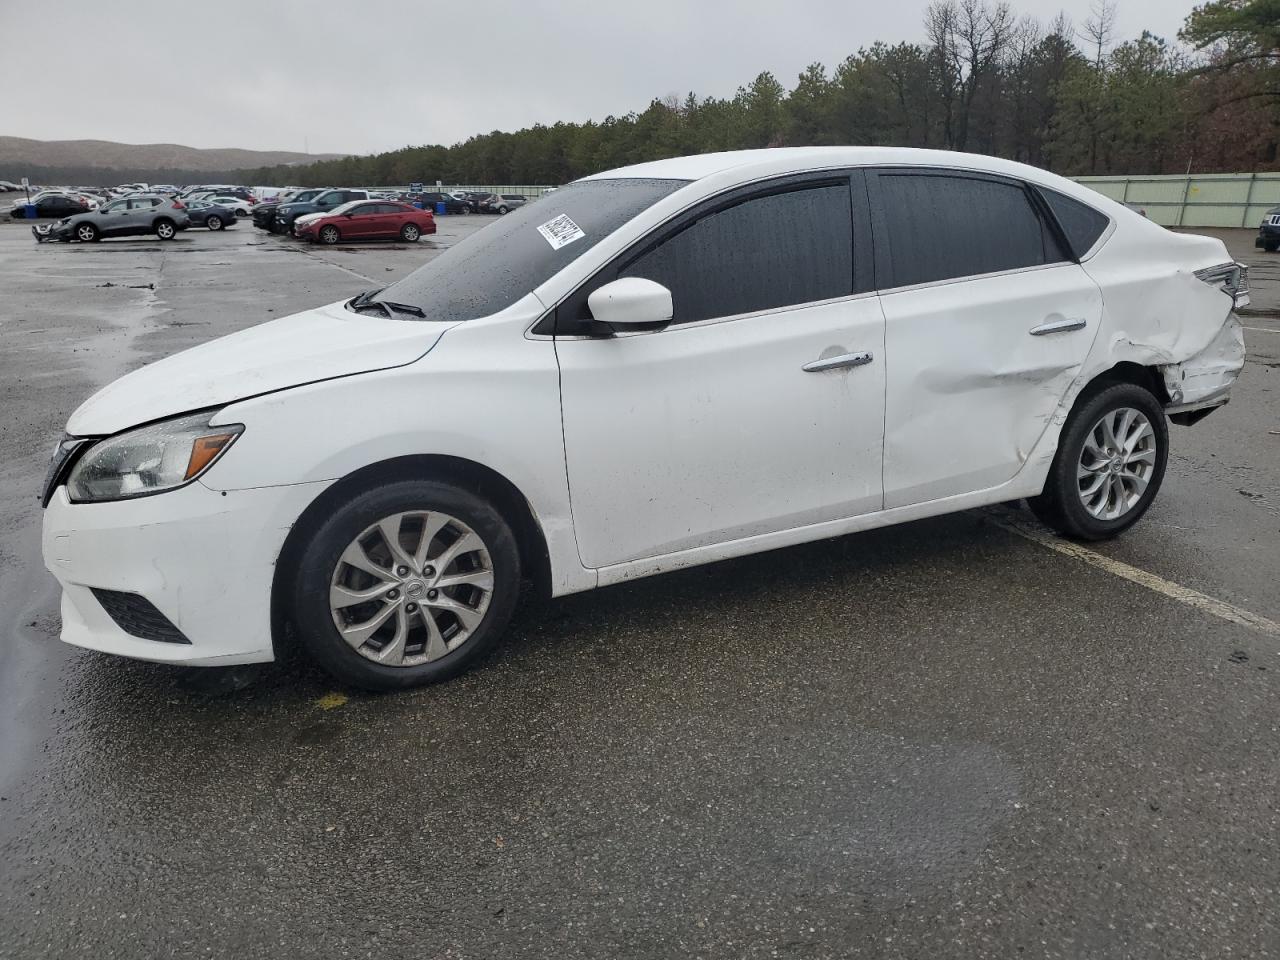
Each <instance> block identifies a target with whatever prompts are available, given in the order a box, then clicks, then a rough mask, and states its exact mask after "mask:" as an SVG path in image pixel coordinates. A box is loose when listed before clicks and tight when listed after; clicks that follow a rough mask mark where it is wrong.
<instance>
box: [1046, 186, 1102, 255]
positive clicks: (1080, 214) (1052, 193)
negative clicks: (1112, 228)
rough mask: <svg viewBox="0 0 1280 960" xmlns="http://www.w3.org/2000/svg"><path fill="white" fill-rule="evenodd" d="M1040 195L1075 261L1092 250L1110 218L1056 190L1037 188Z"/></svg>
mask: <svg viewBox="0 0 1280 960" xmlns="http://www.w3.org/2000/svg"><path fill="white" fill-rule="evenodd" d="M1037 189H1039V191H1040V195H1041V196H1043V197H1044V199H1045V202H1046V203H1047V204H1049V209H1050V210H1052V211H1053V215H1054V216H1055V217H1056V218H1057V220H1058V225H1059V226H1061V227H1062V232H1063V233H1064V234H1065V235H1066V237H1067V243H1069V244H1070V245H1071V252H1072V253H1073V254H1074V255H1075V257H1076V259H1079V258H1080V257H1083V256H1084V255H1085V254H1086V253H1088V252H1089V251H1090V250H1092V249H1093V245H1094V244H1095V243H1097V242H1098V239H1099V238H1100V237H1101V236H1102V235H1103V233H1105V232H1106V229H1107V225H1108V224H1110V223H1111V218H1110V217H1108V216H1107V215H1106V214H1104V213H1100V212H1099V211H1097V210H1095V209H1093V207H1091V206H1089V205H1088V204H1087V203H1082V202H1080V201H1079V200H1074V199H1072V198H1071V197H1068V196H1066V195H1065V194H1061V193H1058V192H1057V191H1056V190H1049V189H1047V188H1045V187H1038V188H1037Z"/></svg>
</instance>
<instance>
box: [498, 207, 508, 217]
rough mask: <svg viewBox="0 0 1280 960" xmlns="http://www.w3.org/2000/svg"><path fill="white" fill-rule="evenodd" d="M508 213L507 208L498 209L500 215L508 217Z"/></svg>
mask: <svg viewBox="0 0 1280 960" xmlns="http://www.w3.org/2000/svg"><path fill="white" fill-rule="evenodd" d="M506 212H507V208H506V207H505V206H502V207H499V208H498V213H500V214H502V215H504V216H505V215H506Z"/></svg>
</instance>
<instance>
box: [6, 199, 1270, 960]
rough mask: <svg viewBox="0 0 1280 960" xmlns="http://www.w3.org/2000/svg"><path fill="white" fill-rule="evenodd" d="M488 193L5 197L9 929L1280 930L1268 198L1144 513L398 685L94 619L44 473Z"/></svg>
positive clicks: (571, 613)
mask: <svg viewBox="0 0 1280 960" xmlns="http://www.w3.org/2000/svg"><path fill="white" fill-rule="evenodd" d="M492 219H493V218H491V217H483V216H472V217H462V216H451V217H441V218H439V232H438V233H437V234H436V235H435V236H434V237H431V238H428V239H425V240H423V241H421V242H420V243H417V244H413V245H408V244H398V243H397V244H366V245H360V246H352V245H338V246H335V247H311V246H306V245H302V244H299V243H297V242H295V241H291V240H289V239H287V238H283V237H277V236H272V235H268V234H265V233H263V232H261V231H257V230H254V229H253V228H252V227H251V226H249V225H248V224H247V223H241V224H239V225H238V226H237V227H236V228H235V229H232V230H229V231H226V232H223V233H208V232H206V231H203V230H191V231H187V232H186V233H183V234H180V235H179V237H178V238H177V239H175V240H173V241H171V242H168V243H162V242H159V241H157V240H155V239H152V238H138V239H124V240H111V241H105V242H102V243H98V244H72V245H62V244H44V245H37V244H35V243H33V242H32V237H31V235H30V232H29V229H28V227H27V226H26V225H25V224H22V223H0V296H2V297H3V308H2V309H0V337H2V338H3V340H2V341H0V342H2V343H3V347H2V348H0V410H2V411H3V416H2V417H0V957H14V958H18V957H21V958H33V957H51V958H52V957H58V958H61V957H70V956H82V955H83V956H93V957H96V958H109V957H136V956H154V957H160V956H192V955H199V956H237V957H255V956H270V955H274V956H288V957H293V956H316V957H326V958H334V957H365V956H371V957H372V956H376V957H382V958H386V957H414V958H421V957H466V958H485V960H489V958H500V957H501V958H505V957H511V958H528V957H557V958H566V957H609V958H618V957H631V956H680V957H684V956H698V957H725V958H741V957H788V958H791V957H795V958H799V957H804V958H811V957H833V956H848V955H855V954H856V955H862V956H875V957H880V956H883V957H903V958H922V957H929V958H942V957H946V958H951V957H955V958H970V957H977V956H1000V957H1009V956H1028V957H1030V956H1035V957H1064V958H1079V957H1090V958H1093V957H1107V958H1111V957H1114V958H1121V957H1151V958H1162V960H1163V958H1169V957H1191V956H1197V957H1199V956H1204V957H1214V958H1219V957H1226V956H1232V957H1263V956H1270V955H1275V954H1277V953H1280V921H1277V919H1276V914H1275V908H1274V905H1275V903H1276V900H1277V897H1280V839H1278V838H1280V829H1278V828H1280V813H1278V812H1277V803H1276V798H1277V796H1280V751H1277V749H1276V741H1277V735H1278V734H1277V731H1278V728H1280V710H1278V709H1277V692H1278V690H1280V657H1277V653H1280V627H1277V626H1276V623H1278V622H1280V590H1277V586H1276V584H1277V581H1278V579H1280V255H1274V254H1272V255H1267V254H1263V253H1261V252H1260V251H1255V250H1254V249H1253V246H1252V233H1251V232H1248V231H1222V232H1220V233H1219V235H1221V236H1223V237H1224V239H1226V240H1227V241H1228V243H1229V245H1230V247H1231V250H1232V253H1233V255H1235V256H1236V257H1237V258H1238V259H1241V260H1243V261H1245V262H1247V263H1250V264H1251V266H1252V271H1253V274H1252V281H1253V287H1254V293H1253V299H1254V303H1253V307H1252V308H1251V310H1250V312H1249V314H1248V316H1247V317H1246V319H1245V323H1246V327H1247V329H1246V342H1247V345H1248V350H1249V356H1248V362H1247V363H1246V368H1245V371H1244V373H1243V375H1242V378H1241V381H1240V383H1239V384H1238V385H1237V387H1236V390H1235V392H1234V394H1233V400H1232V402H1231V403H1230V404H1229V405H1228V406H1227V407H1226V408H1224V409H1223V410H1222V411H1220V412H1217V413H1215V414H1214V415H1213V416H1211V417H1209V418H1208V419H1206V420H1205V421H1204V422H1202V423H1201V424H1199V425H1197V426H1195V427H1192V428H1181V427H1174V428H1172V430H1173V452H1172V455H1171V458H1170V464H1169V473H1168V476H1167V478H1166V481H1165V485H1164V488H1163V491H1162V492H1161V495H1160V497H1159V498H1158V499H1157V500H1156V502H1155V505H1154V507H1153V508H1152V510H1151V512H1150V514H1149V515H1148V516H1147V518H1146V519H1145V520H1143V521H1142V522H1141V523H1139V524H1138V526H1136V527H1135V528H1134V529H1133V530H1132V531H1130V532H1129V533H1127V534H1126V535H1125V536H1123V537H1121V538H1120V539H1119V540H1117V541H1114V542H1111V543H1104V544H1101V545H1098V546H1093V547H1089V548H1083V547H1067V546H1064V545H1063V544H1062V542H1061V541H1057V540H1056V539H1054V538H1053V537H1051V536H1050V535H1049V534H1048V533H1047V531H1045V530H1044V528H1041V527H1039V526H1038V525H1036V524H1035V522H1034V521H1033V520H1032V519H1031V518H1030V514H1028V513H1027V512H1026V511H1025V510H1023V509H1022V508H1021V507H1018V506H1012V507H1010V508H1008V509H1003V508H1002V509H1000V510H995V511H977V512H971V513H965V514H959V515H954V516H949V517H943V518H940V519H934V520H928V521H921V522H917V523H912V524H909V525H905V526H898V527H893V528H889V529H884V530H879V531H875V532H872V533H866V534H861V535H857V536H852V537H847V538H843V539H838V540H830V541H826V542H822V543H816V544H810V545H806V546H802V547H797V548H792V549H787V550H782V551H778V552H774V553H768V554H764V555H759V556H755V557H750V558H746V559H742V560H735V561H730V562H725V563H721V564H717V565H714V566H710V567H705V568H699V569H692V570H686V571H682V572H679V573H676V574H671V575H667V576H663V577H656V578H651V579H648V580H643V581H639V582H635V583H631V584H627V585H624V586H619V587H612V588H607V589H604V590H600V591H596V592H593V593H589V594H584V595H578V596H572V597H567V598H563V599H559V600H554V601H549V602H546V603H533V602H530V603H527V604H526V605H525V606H524V607H523V608H522V609H521V611H520V612H519V613H518V614H517V619H516V621H515V623H514V625H513V627H512V629H511V631H510V634H509V639H508V641H507V642H506V643H505V645H504V646H503V647H502V649H501V651H500V652H499V653H498V654H497V655H496V656H495V657H494V658H493V659H492V660H491V661H490V662H489V663H488V664H487V665H486V666H484V667H482V668H481V669H479V670H477V671H474V672H472V673H470V674H468V675H466V676H464V677H463V678H461V679H459V680H455V681H453V682H450V683H447V684H443V685H440V686H436V687H431V688H426V689H420V690H414V691H410V692H406V693H401V694H396V695H392V696H373V695H364V694H356V693H352V692H350V691H345V690H340V689H336V688H335V687H334V686H333V684H332V682H331V681H329V680H327V679H326V678H325V677H324V676H323V675H322V674H320V673H319V672H317V671H315V670H313V669H311V668H310V667H308V666H307V665H305V664H303V663H298V662H288V663H283V664H274V665H270V666H267V667H263V668H255V669H253V670H239V671H232V672H229V673H222V672H219V673H210V672H201V671H195V670H175V669H173V668H164V667H158V666H152V665H148V664H141V663H134V662H129V661H125V660H120V659H115V658H110V657H106V656H100V655H97V654H91V653H87V652H82V651H78V650H73V649H72V648H69V647H67V646H65V645H63V644H61V643H60V642H58V640H57V632H58V622H59V621H58V609H57V591H56V588H55V584H54V581H53V579H52V578H51V577H50V576H49V575H48V574H47V573H46V572H45V571H44V569H43V567H42V566H41V562H40V556H39V524H40V509H39V503H38V501H37V499H36V493H37V491H38V489H39V486H40V479H41V477H42V476H43V473H44V469H45V464H46V461H47V457H48V454H49V450H50V448H51V447H52V445H53V442H54V441H55V440H56V439H57V438H58V437H59V436H60V435H61V432H62V428H63V424H64V422H65V420H66V418H67V415H68V414H69V413H70V412H71V411H72V410H73V409H74V408H75V407H76V406H77V405H78V404H79V403H80V401H81V400H82V399H84V398H85V397H86V396H87V395H88V394H89V393H91V392H92V391H93V390H95V389H96V388H98V387H100V386H102V385H103V384H105V383H107V382H108V381H110V380H111V379H113V378H115V377H116V376H118V375H120V374H121V373H124V372H125V371H127V370H130V369H133V368H135V367H137V366H138V365H140V364H142V363H145V362H147V361H149V360H152V359H155V358H157V357H160V356H164V355H166V354H168V353H171V352H173V351H175V350H178V349H181V348H183V347H186V346H190V345H193V344H196V343H200V342H203V341H205V340H208V339H210V338H213V337H216V336H220V335H222V334H226V333H229V332H232V331H235V330H238V329H242V328H244V327H247V326H251V325H254V324H257V323H261V322H263V321H266V320H269V319H271V318H273V317H278V316H283V315H285V314H289V313H293V312H295V311H298V310H302V309H304V308H308V307H312V306H316V305H319V304H323V303H327V302H331V301H334V300H337V299H339V298H342V297H348V296H351V295H353V294H355V293H357V292H359V291H361V290H365V289H369V288H371V287H381V286H384V285H385V284H386V283H388V282H390V281H391V280H394V279H397V278H399V277H401V276H403V275H405V274H406V273H408V272H409V271H411V270H412V269H414V268H415V267H416V266H418V265H419V264H420V263H422V262H424V261H425V260H426V259H428V258H430V257H431V256H433V255H434V254H435V253H436V252H438V251H439V250H441V249H443V248H445V247H447V246H448V245H450V244H452V243H454V242H457V240H458V239H460V238H461V237H462V236H464V235H465V234H466V233H467V232H469V231H473V230H476V229H483V226H484V224H486V223H487V222H489V221H490V220H492ZM519 415H520V412H519V411H518V410H515V411H512V416H513V417H519ZM316 429H317V430H322V429H324V425H323V424H317V425H316Z"/></svg>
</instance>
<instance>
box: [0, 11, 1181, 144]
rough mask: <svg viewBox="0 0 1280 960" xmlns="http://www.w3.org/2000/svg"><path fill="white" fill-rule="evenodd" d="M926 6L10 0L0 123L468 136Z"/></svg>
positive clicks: (916, 16) (822, 39) (1139, 25)
mask: <svg viewBox="0 0 1280 960" xmlns="http://www.w3.org/2000/svg"><path fill="white" fill-rule="evenodd" d="M925 5H926V0H877V2H864V0H787V2H779V0H732V2H722V0H644V2H640V3H625V4H623V3H616V2H613V0H471V2H470V3H465V4H464V3H448V4H446V3H436V2H430V0H417V2H414V0H357V2H350V3H342V4H338V3H334V2H332V0H213V2H210V0H204V2H173V0H112V2H109V3H108V2H105V0H43V2H42V3H41V4H39V5H38V6H32V5H31V4H30V3H28V2H26V0H0V22H9V21H10V20H13V21H14V22H17V21H18V20H21V21H23V22H24V23H25V24H26V25H25V26H24V27H23V28H22V29H21V30H19V31H14V30H10V31H6V42H5V50H4V54H3V56H0V90H4V91H6V92H9V93H12V92H15V91H22V93H23V96H22V97H20V98H14V99H11V98H10V97H8V96H6V97H5V98H4V99H5V101H6V103H5V105H4V108H3V110H2V111H0V117H3V127H2V128H0V133H3V134H7V135H10V136H19V137H33V138H36V139H40V140H64V139H81V138H89V139H101V140H118V141H123V142H126V143H157V142H165V143H183V144H187V145H190V146H194V147H248V148H253V149H274V150H302V149H303V148H304V145H307V146H309V148H310V150H311V151H312V152H313V153H320V152H341V153H347V152H351V153H369V152H374V151H381V150H391V149H395V148H397V147H402V146H405V145H406V144H422V143H453V142H455V141H458V140H462V139H465V138H466V137H467V136H469V135H471V134H473V133H485V132H488V131H491V130H514V129H517V128H519V127H523V126H528V125H529V124H533V123H554V122H555V121H557V120H572V121H581V120H587V119H593V118H594V119H602V118H604V117H605V116H607V115H609V114H611V113H612V114H618V115H620V114H624V113H626V112H627V111H629V110H642V109H644V107H646V106H647V105H648V103H649V101H650V100H651V99H652V98H653V97H662V96H666V95H667V94H670V93H675V94H678V95H683V94H685V93H687V92H688V91H690V90H693V91H696V92H697V93H698V94H699V95H701V96H706V95H714V96H732V94H733V92H734V91H735V90H736V89H737V87H738V86H739V85H741V84H745V83H747V82H749V81H750V80H751V79H752V78H753V77H754V76H755V75H756V74H757V73H759V72H760V71H761V70H771V71H773V73H774V74H775V75H776V76H777V77H778V79H779V80H781V81H782V82H783V84H785V85H786V86H787V87H791V86H792V85H793V84H794V82H795V78H796V75H797V74H798V73H799V72H800V71H801V70H802V69H803V68H804V67H805V65H806V64H809V63H812V62H813V61H815V60H818V61H821V62H823V63H825V64H827V66H828V67H832V66H834V65H835V64H837V63H838V62H839V61H841V60H842V59H844V57H845V56H847V55H848V54H850V53H853V52H854V51H856V50H857V49H858V48H859V47H860V46H869V45H870V44H871V43H872V42H874V41H875V40H885V41H888V42H897V41H900V40H919V39H921V37H922V35H923V28H922V26H921V20H922V16H923V12H924V8H925ZM1013 6H1014V9H1015V10H1016V11H1017V12H1018V13H1021V14H1029V15H1032V16H1035V17H1037V18H1040V19H1041V20H1044V21H1047V20H1049V19H1050V18H1052V17H1053V16H1054V15H1055V14H1056V13H1057V12H1058V11H1059V10H1064V11H1065V12H1066V13H1067V14H1068V15H1069V16H1070V17H1071V18H1072V19H1073V20H1074V21H1075V22H1076V25H1077V26H1079V25H1081V24H1083V22H1084V20H1085V19H1086V18H1087V17H1088V16H1089V8H1090V0H1014V3H1013ZM1193 6H1194V2H1193V0H1119V3H1118V8H1119V9H1118V13H1119V23H1118V30H1117V33H1118V36H1119V38H1120V39H1128V38H1132V37H1136V36H1137V35H1138V34H1139V33H1141V32H1142V30H1143V29H1148V30H1151V31H1152V32H1153V33H1156V34H1159V35H1162V36H1164V37H1166V38H1167V39H1169V40H1171V41H1172V40H1174V39H1175V37H1176V34H1177V31H1178V28H1179V27H1180V26H1181V25H1182V21H1183V19H1184V18H1185V17H1186V15H1187V13H1188V12H1190V10H1191V8H1192V7H1193ZM37 9H38V13H37V12H35V11H37ZM31 17H34V18H35V19H34V20H32V19H30V18H31ZM206 34H207V35H208V36H209V40H208V41H207V42H206V41H205V40H203V39H202V37H203V36H205V35H206ZM19 36H21V37H23V38H25V39H22V40H19V39H17V38H18V37H19ZM41 38H44V39H49V38H64V39H56V40H55V42H52V43H45V42H42V41H41ZM99 54H101V55H99Z"/></svg>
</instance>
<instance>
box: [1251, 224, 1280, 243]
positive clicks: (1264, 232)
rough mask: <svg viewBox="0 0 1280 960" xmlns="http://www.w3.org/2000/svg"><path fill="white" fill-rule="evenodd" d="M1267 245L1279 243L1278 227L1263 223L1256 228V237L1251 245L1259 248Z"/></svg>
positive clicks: (1279, 230) (1279, 231) (1279, 227)
mask: <svg viewBox="0 0 1280 960" xmlns="http://www.w3.org/2000/svg"><path fill="white" fill-rule="evenodd" d="M1267 243H1280V225H1277V224H1273V223H1264V224H1263V225H1262V226H1260V227H1259V228H1258V235H1257V236H1256V237H1254V238H1253V245H1254V246H1255V247H1261V246H1263V245H1264V244H1267Z"/></svg>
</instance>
